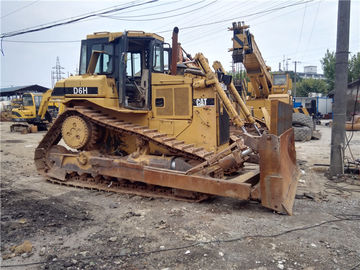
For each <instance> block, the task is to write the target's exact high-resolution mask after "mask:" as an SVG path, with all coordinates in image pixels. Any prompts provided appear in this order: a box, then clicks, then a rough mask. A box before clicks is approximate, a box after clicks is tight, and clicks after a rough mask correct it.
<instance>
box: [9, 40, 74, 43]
mask: <svg viewBox="0 0 360 270" xmlns="http://www.w3.org/2000/svg"><path fill="white" fill-rule="evenodd" d="M3 42H10V43H75V42H81V40H80V39H79V40H44V41H35V40H4V41H3Z"/></svg>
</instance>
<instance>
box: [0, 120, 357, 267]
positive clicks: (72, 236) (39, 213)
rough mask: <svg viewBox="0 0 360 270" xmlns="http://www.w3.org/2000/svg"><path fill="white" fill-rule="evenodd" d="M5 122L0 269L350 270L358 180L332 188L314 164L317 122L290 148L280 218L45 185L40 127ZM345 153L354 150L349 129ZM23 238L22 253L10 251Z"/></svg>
mask: <svg viewBox="0 0 360 270" xmlns="http://www.w3.org/2000/svg"><path fill="white" fill-rule="evenodd" d="M9 126H10V123H6V122H2V123H0V131H1V149H0V154H1V156H0V157H1V255H2V258H4V259H1V266H2V269H258V270H264V269H308V270H310V269H359V268H360V220H359V215H360V195H359V194H360V193H359V189H360V185H359V182H360V180H359V179H356V178H354V179H351V178H348V179H337V180H343V182H342V183H337V184H334V182H329V181H328V180H327V178H326V177H325V176H324V173H325V171H326V166H314V164H316V163H321V164H329V155H330V128H328V127H325V126H320V127H319V129H320V131H321V133H322V140H320V141H311V142H306V143H297V144H296V149H297V158H298V161H299V165H300V168H301V170H302V173H301V177H300V183H299V188H298V195H297V199H296V200H295V205H294V215H293V216H285V215H278V214H276V213H273V212H271V211H269V210H268V209H265V208H263V207H261V205H259V204H257V203H253V202H246V201H239V200H234V199H229V198H220V197H215V198H213V199H211V200H208V201H205V202H203V203H187V202H179V201H173V200H167V199H153V198H144V197H139V196H131V195H126V194H112V193H104V192H95V191H89V190H81V189H74V188H69V187H66V186H60V185H54V184H51V183H48V182H46V180H45V179H43V178H42V177H41V176H39V175H38V174H37V172H36V170H35V166H34V164H33V153H34V149H35V147H36V146H37V144H38V142H39V141H40V140H41V138H42V136H43V135H44V133H42V132H40V133H35V134H26V135H23V134H17V133H10V132H9V130H10V129H9ZM351 150H352V153H353V155H354V156H357V157H359V156H360V133H359V132H358V133H355V135H354V137H353V139H352V143H351ZM351 183H352V184H351ZM304 194H305V195H304ZM341 219H343V220H341ZM344 219H346V220H344ZM319 224H321V225H319ZM298 228H302V229H298ZM25 240H27V241H29V242H30V243H31V244H32V249H31V251H28V252H25V253H22V254H16V256H13V255H14V251H13V249H12V247H13V246H19V245H21V244H22V243H23V242H24V241H25ZM5 258H7V259H6V260H5ZM10 265H13V267H9V268H5V267H6V266H10Z"/></svg>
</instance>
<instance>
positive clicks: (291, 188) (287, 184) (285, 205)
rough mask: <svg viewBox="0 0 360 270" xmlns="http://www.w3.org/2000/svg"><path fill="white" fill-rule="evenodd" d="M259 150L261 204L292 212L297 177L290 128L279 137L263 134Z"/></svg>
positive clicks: (281, 211) (284, 211) (276, 209)
mask: <svg viewBox="0 0 360 270" xmlns="http://www.w3.org/2000/svg"><path fill="white" fill-rule="evenodd" d="M258 151H259V154H260V199H261V204H262V205H263V206H264V207H267V208H270V209H273V210H275V211H277V212H280V213H287V214H289V215H291V214H292V208H293V204H294V200H295V193H296V187H297V183H298V178H299V169H298V167H297V165H296V152H295V142H294V132H293V129H292V128H290V129H288V130H287V131H285V132H284V133H282V134H281V135H280V136H279V137H278V136H276V135H272V134H267V135H264V136H262V137H261V138H260V140H259V145H258Z"/></svg>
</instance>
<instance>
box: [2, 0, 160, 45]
mask: <svg viewBox="0 0 360 270" xmlns="http://www.w3.org/2000/svg"><path fill="white" fill-rule="evenodd" d="M157 1H159V0H150V1H147V2H144V3H139V4H131V5H128V6H125V7H118V8H113V9H110V10H107V11H103V12H94V13H92V14H89V15H85V16H82V17H79V18H73V19H70V20H68V21H65V22H59V23H54V24H51V25H47V26H40V27H35V28H32V29H28V30H18V31H15V32H10V33H5V34H1V36H0V38H1V39H3V38H8V37H14V36H18V35H23V34H27V33H33V32H38V31H42V30H46V29H50V28H54V27H58V26H62V25H67V24H71V23H75V22H79V21H82V20H85V19H88V18H91V17H95V16H99V15H105V14H109V13H114V12H117V11H122V10H125V9H129V8H132V7H136V6H142V5H146V4H150V3H154V2H157Z"/></svg>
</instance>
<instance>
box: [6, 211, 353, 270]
mask: <svg viewBox="0 0 360 270" xmlns="http://www.w3.org/2000/svg"><path fill="white" fill-rule="evenodd" d="M342 216H343V217H342V218H341V217H337V219H331V220H327V221H323V222H321V223H316V224H314V225H309V226H303V227H297V228H294V229H290V230H286V231H282V232H280V233H275V234H270V235H264V234H255V235H244V236H240V237H236V238H230V239H216V240H210V241H201V242H195V243H193V244H189V245H184V246H177V247H172V248H167V249H155V250H150V251H144V252H132V253H127V254H114V255H107V256H88V257H84V258H82V259H83V260H91V259H103V260H104V259H114V258H121V257H139V256H146V255H151V254H154V253H162V252H168V251H176V250H182V249H188V248H192V247H198V246H203V245H209V244H221V243H231V242H239V241H243V240H246V239H249V238H275V237H280V236H283V235H286V234H290V233H293V232H298V231H306V230H310V229H314V228H317V227H321V226H323V225H326V224H331V223H336V222H341V221H360V215H357V214H349V215H346V214H342ZM65 261H66V259H59V260H57V261H56V262H65ZM56 262H54V263H56ZM46 263H53V262H51V261H50V262H49V261H40V262H32V263H24V264H11V265H2V267H3V268H11V267H26V266H31V265H39V264H46Z"/></svg>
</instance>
